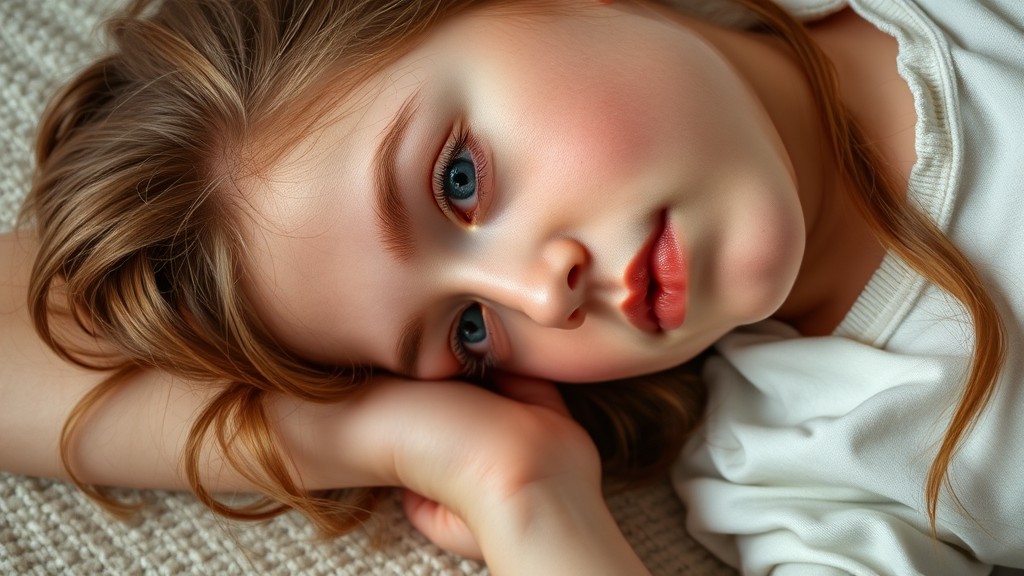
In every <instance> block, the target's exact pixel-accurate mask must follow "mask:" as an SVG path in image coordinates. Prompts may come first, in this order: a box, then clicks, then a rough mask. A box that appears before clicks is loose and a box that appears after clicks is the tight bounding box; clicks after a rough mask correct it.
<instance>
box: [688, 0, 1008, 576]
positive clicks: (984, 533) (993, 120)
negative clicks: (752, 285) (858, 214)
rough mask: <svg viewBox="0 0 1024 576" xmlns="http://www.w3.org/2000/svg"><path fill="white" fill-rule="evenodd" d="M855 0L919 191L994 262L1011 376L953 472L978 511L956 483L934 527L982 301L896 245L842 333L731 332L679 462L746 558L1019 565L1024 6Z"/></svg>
mask: <svg viewBox="0 0 1024 576" xmlns="http://www.w3.org/2000/svg"><path fill="white" fill-rule="evenodd" d="M851 5H852V6H853V7H854V8H855V9H856V10H857V11H858V12H860V13H861V14H862V15H863V16H864V17H865V18H867V19H868V20H871V21H872V22H874V23H875V24H876V25H877V26H878V27H879V28H880V29H882V30H884V31H886V32H888V33H890V34H892V35H893V36H895V37H896V38H897V40H898V41H899V43H900V56H899V66H900V73H901V75H902V76H903V78H904V79H905V80H906V81H907V82H908V84H909V86H910V88H911V92H912V93H913V95H914V100H915V105H916V110H917V115H918V124H917V130H916V138H917V145H916V146H917V155H918V162H917V164H916V166H915V167H914V169H913V172H912V174H911V177H910V184H909V194H910V196H911V198H913V199H914V200H915V201H916V202H917V203H918V205H920V206H921V208H922V209H923V210H924V211H925V212H926V213H927V214H928V215H929V216H931V217H932V218H933V219H934V220H935V221H936V222H937V223H938V224H939V225H940V226H942V227H943V228H944V229H946V231H947V233H948V234H949V235H950V237H951V238H952V239H953V240H954V242H955V243H956V244H957V245H958V246H959V247H960V248H961V250H963V251H964V253H965V254H966V255H967V256H968V257H969V258H970V259H971V260H972V262H974V263H975V265H977V266H978V267H979V268H980V271H981V273H982V276H983V278H984V280H985V282H986V284H987V286H988V288H989V289H990V290H991V292H992V294H993V296H994V297H995V300H996V303H997V305H998V306H999V308H1000V312H1001V316H1002V318H1003V319H1004V322H1005V323H1006V325H1007V331H1008V336H1009V343H1010V354H1009V356H1008V358H1007V363H1006V367H1005V371H1004V374H1003V377H1002V379H1001V380H1000V382H999V385H998V389H997V392H996V394H995V396H994V397H993V398H992V401H991V403H990V405H989V407H988V409H987V410H986V411H985V413H984V414H983V416H982V417H981V418H980V420H979V422H978V424H977V426H976V427H975V428H974V430H973V431H972V433H971V434H970V435H969V436H968V438H967V440H966V441H965V442H964V444H963V447H962V449H961V450H960V452H959V454H958V456H957V458H956V459H955V460H954V464H953V466H952V467H951V469H950V472H951V477H952V481H953V485H954V486H955V488H956V495H957V496H958V497H959V498H960V502H962V503H963V505H964V508H963V509H961V508H959V507H958V506H957V504H956V503H954V502H953V501H952V500H951V499H950V498H949V497H948V493H946V494H944V496H943V498H941V499H940V503H939V514H938V536H939V541H935V540H933V539H932V537H931V535H930V529H929V526H928V520H927V517H926V515H925V513H924V510H925V502H924V484H925V479H926V477H927V473H928V468H929V466H930V464H931V462H932V460H933V458H934V456H935V454H936V452H937V450H938V444H937V442H938V441H939V440H940V439H941V437H942V434H943V432H944V430H945V426H946V424H947V423H948V420H949V417H950V414H951V411H950V409H951V406H953V405H955V404H956V402H957V399H958V392H959V391H960V390H961V389H962V385H963V378H964V376H965V374H966V370H967V364H968V359H969V357H970V349H971V326H970V322H969V317H967V316H966V314H965V312H964V310H963V309H962V308H961V307H960V306H959V305H957V304H956V303H955V302H953V301H952V299H951V298H949V297H948V296H946V295H944V294H943V293H941V292H940V291H938V290H937V289H935V288H934V287H933V286H931V285H928V284H926V283H925V282H924V281H923V280H922V279H921V278H920V277H919V276H918V275H917V274H916V273H914V272H912V271H910V270H909V269H908V268H907V267H906V266H905V265H903V264H902V263H901V262H900V261H899V259H897V258H895V257H894V256H891V255H890V256H888V257H886V259H885V261H884V262H883V264H882V266H881V268H880V269H879V270H878V271H877V272H876V274H875V275H874V277H873V278H872V279H871V281H870V283H869V284H868V286H867V288H866V289H865V291H864V292H863V293H862V294H861V296H860V298H859V299H858V301H857V302H856V304H855V305H854V307H853V309H852V310H850V312H849V313H848V315H847V316H846V318H845V320H844V321H843V322H842V324H841V325H840V326H839V327H838V329H837V330H836V331H835V333H834V334H833V335H832V336H829V337H823V338H801V337H799V335H797V334H796V333H795V332H793V331H792V330H791V329H789V328H788V327H786V326H783V325H781V324H779V323H777V322H766V323H763V324H761V325H758V326H755V327H752V328H751V329H749V330H745V331H742V332H738V333H735V334H732V335H730V336H728V337H726V338H724V339H723V340H722V341H721V342H720V343H719V344H718V349H719V351H720V352H721V353H722V356H723V359H719V360H717V361H714V362H711V363H710V364H709V367H708V377H709V381H710V384H711V390H712V400H711V409H710V412H709V420H708V425H707V431H706V438H705V440H704V442H703V443H695V444H694V445H693V446H692V450H691V451H690V452H689V453H688V454H687V455H686V457H685V458H683V459H682V460H681V461H680V464H679V466H678V468H677V470H676V484H677V488H678V490H679V492H680V494H681V496H682V497H683V499H684V501H685V503H686V504H687V506H688V508H689V511H690V518H689V521H688V525H689V527H690V528H691V530H692V532H693V533H694V534H695V535H696V536H697V537H698V539H699V540H700V541H702V542H703V543H705V544H706V545H708V546H709V547H710V548H711V549H713V550H714V551H715V552H716V553H717V554H719V555H720V556H721V557H722V558H724V559H726V560H727V561H728V562H729V563H730V564H733V565H735V566H740V567H742V569H743V571H744V572H746V573H750V574H768V573H769V572H771V573H772V574H774V575H779V574H847V573H850V574H928V575H942V574H948V575H951V576H953V575H956V576H962V575H968V574H979V575H980V574H987V573H988V572H989V571H990V570H991V569H992V566H993V565H1005V566H1013V567H1017V568H1024V497H1022V494H1024V492H1022V489H1021V486H1022V484H1024V418H1021V414H1024V385H1022V383H1024V226H1021V224H1020V218H1021V214H1022V211H1021V208H1022V207H1024V128H1022V127H1024V96H1022V95H1024V3H1022V2H1020V1H1019V0H975V1H972V2H951V1H948V0H917V1H910V0H851ZM965 510H966V513H965ZM968 514H969V515H968Z"/></svg>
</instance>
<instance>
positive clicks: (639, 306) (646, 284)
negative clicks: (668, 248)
mask: <svg viewBox="0 0 1024 576" xmlns="http://www.w3.org/2000/svg"><path fill="white" fill-rule="evenodd" d="M666 218H667V214H666V213H665V212H664V211H662V212H661V213H660V214H659V217H658V220H657V224H656V225H655V227H654V230H652V231H651V235H650V236H649V237H648V238H647V240H646V241H644V243H643V245H641V246H640V250H639V251H638V252H637V253H636V255H635V256H633V259H632V260H630V261H629V264H627V265H626V273H625V283H626V288H627V289H628V290H629V294H628V295H627V296H626V299H625V300H624V301H623V302H622V305H621V306H620V308H621V309H622V311H623V312H624V313H625V315H626V318H628V319H629V321H630V323H632V324H633V325H634V326H636V327H637V328H639V329H640V330H643V331H644V332H652V333H653V332H660V331H661V328H660V327H659V326H658V318H657V316H655V314H654V309H653V306H652V305H651V301H650V297H651V296H653V293H654V290H655V288H656V284H655V283H654V277H653V274H652V270H651V251H652V250H653V249H654V243H655V242H656V241H657V240H658V237H660V236H661V234H662V233H663V232H664V231H665V221H666Z"/></svg>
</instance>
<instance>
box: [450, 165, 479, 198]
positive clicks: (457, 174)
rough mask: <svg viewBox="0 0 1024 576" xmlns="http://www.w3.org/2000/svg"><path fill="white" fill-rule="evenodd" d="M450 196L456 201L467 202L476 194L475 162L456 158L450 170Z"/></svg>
mask: <svg viewBox="0 0 1024 576" xmlns="http://www.w3.org/2000/svg"><path fill="white" fill-rule="evenodd" d="M447 192H448V195H449V196H451V197H452V198H453V199H455V200H466V199H468V198H471V197H472V196H473V194H476V167H475V166H473V161H472V160H469V159H466V158H456V159H455V161H454V162H452V166H451V168H449V169H448V190H447Z"/></svg>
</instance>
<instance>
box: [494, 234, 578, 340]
mask: <svg viewBox="0 0 1024 576" xmlns="http://www.w3.org/2000/svg"><path fill="white" fill-rule="evenodd" d="M513 260H515V259H513ZM589 260H590V256H589V254H588V252H587V249H586V248H585V247H584V246H583V245H582V244H581V243H580V242H579V241H577V240H574V239H572V238H561V237H560V238H551V239H548V240H546V241H545V242H544V243H543V244H542V245H541V246H539V250H536V251H533V254H532V257H529V258H528V259H527V260H526V261H525V262H523V261H520V262H521V264H518V265H517V264H516V263H515V262H514V261H513V262H510V261H506V262H505V263H503V264H499V268H502V269H503V270H502V272H501V273H499V275H498V276H499V277H498V278H494V279H493V281H492V282H491V283H490V284H491V286H490V290H489V291H491V294H489V295H488V294H484V295H485V296H489V297H492V298H493V299H494V300H496V301H497V302H498V303H499V304H502V305H504V306H508V307H509V308H513V309H516V310H519V311H520V312H522V313H523V314H525V315H527V316H528V317H529V318H530V319H532V320H533V321H534V322H536V323H538V324H540V325H542V326H547V327H553V328H576V327H578V326H579V325H580V324H582V323H583V320H584V318H585V312H584V311H583V310H582V306H583V304H584V301H585V298H586V293H587V282H588V266H589ZM516 268H519V269H518V270H517V269H516Z"/></svg>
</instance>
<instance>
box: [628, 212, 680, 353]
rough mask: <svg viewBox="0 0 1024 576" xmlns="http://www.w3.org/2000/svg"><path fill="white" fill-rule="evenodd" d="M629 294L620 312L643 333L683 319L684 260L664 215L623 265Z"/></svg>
mask: <svg viewBox="0 0 1024 576" xmlns="http://www.w3.org/2000/svg"><path fill="white" fill-rule="evenodd" d="M625 281H626V287H627V288H628V289H629V295H628V296H627V297H626V300H625V301H624V302H623V303H622V305H621V308H622V311H623V312H624V313H625V314H626V317H627V318H628V319H629V321H630V322H631V323H632V324H633V325H634V326H636V327H637V328H639V329H640V330H643V331H644V332H651V333H657V332H662V331H665V330H673V329H675V328H678V327H680V326H682V325H683V321H685V320H686V285H687V278H686V262H685V261H684V260H683V253H682V249H681V248H680V246H679V242H678V241H677V239H676V235H675V231H673V230H672V224H671V223H670V222H669V221H668V214H667V213H666V212H664V211H662V213H661V214H660V218H659V220H658V224H657V226H656V227H655V229H654V231H653V232H652V233H651V237H650V238H648V239H647V241H646V242H644V244H643V246H641V247H640V251H639V252H637V254H636V256H634V257H633V259H632V260H630V262H629V265H628V266H626V277H625Z"/></svg>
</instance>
